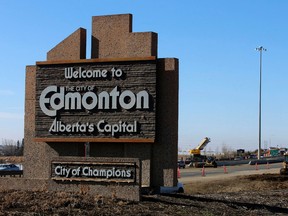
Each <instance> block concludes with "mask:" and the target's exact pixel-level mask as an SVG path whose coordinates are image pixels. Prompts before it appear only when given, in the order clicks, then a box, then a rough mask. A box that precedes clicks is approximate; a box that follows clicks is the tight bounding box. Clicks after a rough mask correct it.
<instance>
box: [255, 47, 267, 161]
mask: <svg viewBox="0 0 288 216" xmlns="http://www.w3.org/2000/svg"><path fill="white" fill-rule="evenodd" d="M256 50H257V51H259V53H260V79H259V145H258V160H259V159H260V158H261V117H262V116H261V114H262V113H261V111H262V52H263V51H267V49H265V48H264V47H263V46H260V47H257V48H256Z"/></svg>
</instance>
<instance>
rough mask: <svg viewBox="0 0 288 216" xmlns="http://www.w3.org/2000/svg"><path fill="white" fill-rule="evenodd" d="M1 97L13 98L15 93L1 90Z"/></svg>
mask: <svg viewBox="0 0 288 216" xmlns="http://www.w3.org/2000/svg"><path fill="white" fill-rule="evenodd" d="M0 95H1V96H11V95H14V92H13V91H11V90H3V89H0Z"/></svg>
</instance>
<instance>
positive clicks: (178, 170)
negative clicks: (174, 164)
mask: <svg viewBox="0 0 288 216" xmlns="http://www.w3.org/2000/svg"><path fill="white" fill-rule="evenodd" d="M177 177H178V178H181V174H180V168H179V167H178V169H177Z"/></svg>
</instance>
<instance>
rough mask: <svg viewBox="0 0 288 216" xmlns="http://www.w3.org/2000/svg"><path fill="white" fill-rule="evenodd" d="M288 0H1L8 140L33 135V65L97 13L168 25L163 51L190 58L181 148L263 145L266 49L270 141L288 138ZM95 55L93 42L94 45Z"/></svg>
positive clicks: (138, 24) (1, 124) (1, 89)
mask: <svg viewBox="0 0 288 216" xmlns="http://www.w3.org/2000/svg"><path fill="white" fill-rule="evenodd" d="M287 10H288V1H286V0H277V1H271V0H253V1H251V0H234V1H229V0H218V1H215V0H202V1H199V0H181V1H172V0H166V1H155V0H153V1H152V0H137V1H135V0H106V1H100V0H93V1H92V0H91V1H89V0H84V1H76V0H61V1H56V0H51V1H38V0H26V1H17V0H1V1H0V20H1V21H0V29H1V36H0V50H1V52H0V59H1V60H0V61H1V70H0V71H1V72H0V74H1V79H0V104H1V106H0V129H1V130H0V139H22V137H23V136H24V96H25V95H24V90H25V66H26V65H34V64H35V62H36V61H44V60H45V59H46V53H47V52H48V51H49V50H50V49H52V48H53V47H54V46H55V45H57V44H58V43H59V42H60V41H62V40H63V39H64V38H66V37H67V36H68V35H70V34H71V33H72V32H74V31H75V30H76V29H78V28H79V27H83V28H86V29H87V34H88V36H87V41H88V47H89V46H90V41H89V39H90V36H89V35H91V21H92V16H99V15H108V14H125V13H131V14H133V31H134V32H145V31H153V32H157V33H158V41H159V43H158V57H161V58H164V57H177V58H179V61H180V89H179V96H180V97H179V98H180V100H179V148H181V149H182V150H187V149H189V148H193V147H195V146H196V145H197V144H198V143H199V142H200V140H201V139H202V138H203V137H206V136H207V137H210V138H211V144H209V145H208V147H207V149H208V150H221V148H222V146H223V145H226V146H229V147H230V148H232V149H238V148H244V149H247V150H255V149H257V148H258V99H259V52H257V51H255V48H256V47H258V46H261V45H262V46H264V47H265V48H267V52H265V53H263V80H262V81H263V82H262V87H263V89H262V141H263V142H262V145H263V147H269V146H277V145H278V146H283V147H284V146H286V147H288V137H287V122H288V113H287V111H286V110H287V105H288V100H287V93H288V85H287V83H288V73H287V64H288V61H287V50H288V22H287V21H288V15H287ZM87 52H88V53H87V58H90V51H89V50H88V51H87Z"/></svg>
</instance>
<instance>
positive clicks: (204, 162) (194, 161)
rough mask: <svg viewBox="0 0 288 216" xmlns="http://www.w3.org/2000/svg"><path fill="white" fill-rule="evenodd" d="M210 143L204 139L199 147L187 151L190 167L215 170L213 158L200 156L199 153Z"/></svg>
mask: <svg viewBox="0 0 288 216" xmlns="http://www.w3.org/2000/svg"><path fill="white" fill-rule="evenodd" d="M209 142H210V138H208V137H205V138H204V139H203V140H202V141H201V142H200V143H199V145H198V146H197V147H196V148H194V149H191V150H190V151H189V153H190V160H191V163H190V166H192V167H203V166H204V167H214V168H217V163H216V161H215V158H214V157H212V156H208V157H207V156H206V155H201V151H202V150H203V149H204V148H205V147H206V146H207V144H208V143H209Z"/></svg>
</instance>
